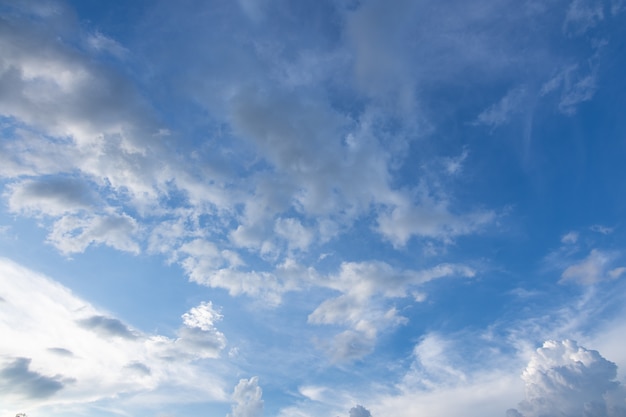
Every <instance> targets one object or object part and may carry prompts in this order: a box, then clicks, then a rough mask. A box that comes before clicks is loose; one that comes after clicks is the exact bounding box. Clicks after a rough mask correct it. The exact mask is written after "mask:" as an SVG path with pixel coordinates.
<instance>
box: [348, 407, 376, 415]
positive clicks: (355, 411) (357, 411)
mask: <svg viewBox="0 0 626 417" xmlns="http://www.w3.org/2000/svg"><path fill="white" fill-rule="evenodd" d="M350 417H372V413H370V412H369V410H368V409H367V408H365V407H363V406H362V405H356V406H355V407H352V408H351V409H350Z"/></svg>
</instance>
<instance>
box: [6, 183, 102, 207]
mask: <svg viewBox="0 0 626 417" xmlns="http://www.w3.org/2000/svg"><path fill="white" fill-rule="evenodd" d="M9 189H10V196H9V207H10V208H11V210H13V211H22V210H26V211H28V210H35V211H39V212H43V213H46V214H53V215H54V214H61V213H64V212H74V211H76V210H79V209H87V208H90V207H92V205H93V204H94V202H95V196H94V195H93V192H92V191H91V190H90V187H89V186H88V185H87V184H86V183H85V182H84V181H83V180H79V179H75V178H63V177H54V178H49V179H45V178H44V179H41V180H37V181H33V180H28V181H23V182H20V183H16V184H13V185H12V186H10V188H9Z"/></svg>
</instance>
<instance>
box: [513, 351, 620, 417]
mask: <svg viewBox="0 0 626 417" xmlns="http://www.w3.org/2000/svg"><path fill="white" fill-rule="evenodd" d="M616 369H617V367H616V366H615V364H614V363H612V362H609V361H607V360H606V359H605V358H603V357H602V356H601V355H600V354H599V353H598V352H597V351H595V350H588V349H586V348H584V347H582V346H578V344H577V343H576V342H574V341H571V340H564V341H561V342H556V341H547V342H545V343H544V344H543V346H542V347H541V348H539V349H537V351H536V353H535V354H534V355H533V357H532V358H531V360H530V362H529V363H528V366H527V367H526V370H525V371H524V373H523V374H522V378H523V380H524V383H525V385H526V399H525V400H523V401H522V402H521V403H520V404H519V407H518V410H515V409H512V410H509V411H508V412H507V416H509V417H520V416H523V417H540V416H548V415H549V416H556V415H560V416H564V417H574V416H589V417H618V416H619V417H622V416H626V390H624V387H623V386H621V385H620V384H619V382H617V381H616V380H615V376H616Z"/></svg>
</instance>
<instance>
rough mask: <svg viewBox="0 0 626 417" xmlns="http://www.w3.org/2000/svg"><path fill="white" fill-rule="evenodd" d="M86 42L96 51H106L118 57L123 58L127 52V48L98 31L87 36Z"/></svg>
mask: <svg viewBox="0 0 626 417" xmlns="http://www.w3.org/2000/svg"><path fill="white" fill-rule="evenodd" d="M87 43H88V45H89V46H90V47H91V48H93V49H95V50H96V51H98V52H106V53H109V54H111V55H113V56H115V57H117V58H120V59H123V58H125V57H126V56H127V55H128V54H129V51H128V49H126V48H124V47H123V46H122V45H120V44H119V43H117V42H116V41H115V40H114V39H111V38H109V37H108V36H106V35H103V34H102V33H100V32H96V33H93V34H91V35H90V36H88V37H87Z"/></svg>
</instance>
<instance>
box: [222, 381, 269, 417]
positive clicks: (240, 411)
mask: <svg viewBox="0 0 626 417" xmlns="http://www.w3.org/2000/svg"><path fill="white" fill-rule="evenodd" d="M262 396H263V391H262V390H261V387H259V378H258V377H256V376H254V377H252V378H250V379H241V380H239V383H238V384H237V386H236V387H235V390H234V392H233V395H232V399H233V401H234V402H235V405H233V409H232V413H231V414H228V417H261V416H262V415H263V400H262V399H261V397H262Z"/></svg>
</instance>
